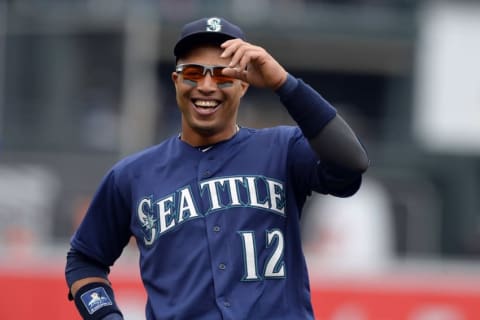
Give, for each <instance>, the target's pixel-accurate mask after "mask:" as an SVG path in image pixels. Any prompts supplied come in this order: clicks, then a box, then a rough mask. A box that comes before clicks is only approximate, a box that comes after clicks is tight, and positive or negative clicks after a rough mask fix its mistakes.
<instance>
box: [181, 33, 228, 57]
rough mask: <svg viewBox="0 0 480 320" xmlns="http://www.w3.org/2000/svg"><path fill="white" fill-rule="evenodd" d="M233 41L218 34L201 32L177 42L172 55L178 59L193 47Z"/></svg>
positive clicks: (225, 35) (224, 35)
mask: <svg viewBox="0 0 480 320" xmlns="http://www.w3.org/2000/svg"><path fill="white" fill-rule="evenodd" d="M230 39H234V37H232V36H230V35H228V34H225V33H219V32H201V33H195V34H192V35H189V36H186V37H184V38H182V39H181V40H180V41H178V42H177V44H176V45H175V48H174V49H173V54H174V55H175V56H176V57H177V58H178V57H180V56H182V55H184V54H185V53H186V52H188V51H189V50H191V49H192V48H193V47H198V46H199V45H202V44H214V45H218V46H219V45H220V44H222V43H223V42H225V41H227V40H230Z"/></svg>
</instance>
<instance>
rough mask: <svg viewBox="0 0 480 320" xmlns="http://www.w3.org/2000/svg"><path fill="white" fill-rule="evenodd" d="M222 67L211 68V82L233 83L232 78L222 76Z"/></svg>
mask: <svg viewBox="0 0 480 320" xmlns="http://www.w3.org/2000/svg"><path fill="white" fill-rule="evenodd" d="M223 69H224V67H215V68H213V75H212V77H213V80H214V81H215V82H217V83H225V82H233V80H234V79H233V78H231V77H227V76H225V75H223V74H222V70H223Z"/></svg>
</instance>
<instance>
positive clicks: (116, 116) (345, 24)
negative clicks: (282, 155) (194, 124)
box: [0, 0, 480, 320]
mask: <svg viewBox="0 0 480 320" xmlns="http://www.w3.org/2000/svg"><path fill="white" fill-rule="evenodd" d="M203 16H222V17H225V18H227V19H229V20H231V21H232V22H234V23H236V24H238V25H240V26H241V27H242V28H243V29H244V31H245V32H246V34H247V38H248V40H249V41H250V42H253V43H257V44H259V45H262V46H263V47H264V48H266V49H267V50H268V51H269V52H271V53H272V55H274V56H275V57H276V58H277V59H278V60H279V62H280V63H282V64H283V65H284V66H285V68H286V69H287V70H288V71H289V72H290V73H291V74H293V75H295V76H297V77H301V78H303V79H304V80H305V81H306V82H308V83H309V84H310V85H311V86H313V87H314V88H315V89H317V90H318V91H319V92H320V93H321V94H322V95H323V96H324V97H325V98H326V99H328V100H329V101H330V102H331V103H332V104H333V105H334V106H335V107H336V108H337V109H338V111H339V113H340V114H341V115H342V116H343V117H344V118H345V119H347V121H348V122H349V123H350V124H351V126H352V127H353V128H354V129H355V131H356V132H357V133H358V136H359V137H360V139H361V140H362V142H363V143H364V145H365V146H366V148H367V149H368V152H369V155H370V158H371V160H372V164H371V168H370V170H369V171H368V172H367V174H366V175H365V179H364V184H363V187H362V189H361V190H360V191H359V192H358V193H357V194H356V195H355V196H353V197H351V198H348V199H335V198H333V197H330V196H321V195H314V196H312V197H311V199H309V201H308V203H307V205H306V210H305V216H304V225H303V228H304V243H305V253H306V257H307V261H308V263H309V266H310V272H311V285H312V294H313V302H314V308H315V313H316V315H317V318H318V319H331V320H370V319H375V320H377V319H380V320H394V319H408V320H462V319H480V312H479V310H478V302H479V301H480V263H479V257H480V60H479V59H478V57H480V36H479V34H480V2H479V1H460V0H458V1H421V0H419V1H414V0H337V1H333V0H332V1H327V0H323V1H322V0H317V1H314V0H310V1H309V0H276V1H274V0H262V1H255V0H231V1H215V0H210V1H193V0H175V1H174V0H165V1H159V0H156V1H154V0H139V1H128V0H75V1H74V0H42V1H36V0H0V253H1V254H0V284H1V287H2V290H1V291H2V292H1V293H0V319H32V318H35V319H79V317H78V316H77V314H76V311H75V308H74V306H73V304H72V303H69V302H67V299H66V295H67V289H66V285H65V284H64V280H63V270H64V264H65V254H66V251H67V250H68V247H69V245H68V242H69V238H70V236H71V235H72V233H73V231H74V229H75V227H76V225H77V224H78V222H79V220H80V219H81V218H82V216H83V214H84V212H85V209H86V206H88V203H89V200H90V197H91V196H92V193H93V192H94V191H95V189H96V187H97V185H98V183H99V181H100V179H101V178H102V176H103V175H104V174H105V173H106V171H107V170H108V169H109V168H110V167H111V166H112V165H113V164H114V163H115V162H116V161H118V160H119V159H120V158H121V157H123V156H125V155H127V154H130V153H132V152H135V151H138V150H141V149H143V148H145V147H147V146H149V145H152V144H156V143H158V142H160V141H161V140H163V139H165V138H167V137H169V136H171V135H175V134H177V133H178V131H179V121H180V114H179V112H178V111H177V107H176V104H175V95H174V87H173V85H172V83H171V80H170V75H171V72H172V71H173V67H174V58H173V54H172V48H173V45H174V44H175V42H176V39H177V37H178V33H179V30H180V28H181V26H182V25H183V24H184V23H186V22H188V21H191V20H193V19H197V18H200V17H203ZM239 122H240V125H242V126H250V127H265V126H274V125H278V124H293V122H292V120H291V119H290V118H289V116H288V114H287V113H286V112H285V110H284V109H283V107H282V106H281V104H280V103H279V101H278V98H277V97H276V96H275V95H274V94H273V93H271V92H268V91H262V90H258V89H255V88H251V89H250V90H249V92H248V94H247V96H246V97H245V98H244V99H243V104H242V106H241V109H240V121H239ZM117 264H118V265H117V266H116V267H115V268H114V270H113V271H112V280H113V284H114V287H116V290H117V292H118V293H117V295H118V300H119V303H120V305H121V306H122V309H123V310H124V312H125V314H126V319H144V315H143V307H144V303H145V295H144V292H143V289H142V287H141V284H140V280H139V278H138V270H137V264H138V263H137V257H136V252H135V249H134V246H131V247H129V248H127V249H126V252H125V255H124V256H122V258H121V259H120V260H119V262H118V263H117Z"/></svg>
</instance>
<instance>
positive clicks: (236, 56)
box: [228, 45, 249, 67]
mask: <svg viewBox="0 0 480 320" xmlns="http://www.w3.org/2000/svg"><path fill="white" fill-rule="evenodd" d="M247 50H249V47H248V46H245V45H240V46H239V47H237V48H236V50H235V52H234V53H233V55H232V58H231V60H230V63H229V64H228V66H229V67H236V66H238V63H239V62H240V60H241V59H242V58H243V56H244V55H245V54H246V52H247Z"/></svg>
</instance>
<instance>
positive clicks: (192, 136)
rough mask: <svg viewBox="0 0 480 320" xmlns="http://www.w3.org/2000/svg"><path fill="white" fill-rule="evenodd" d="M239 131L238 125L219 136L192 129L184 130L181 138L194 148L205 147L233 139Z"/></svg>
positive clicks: (218, 134)
mask: <svg viewBox="0 0 480 320" xmlns="http://www.w3.org/2000/svg"><path fill="white" fill-rule="evenodd" d="M239 130H240V127H239V126H238V125H237V124H235V125H234V126H233V127H232V128H231V130H228V131H227V130H225V131H223V132H220V133H217V134H215V133H214V134H211V133H210V132H199V131H198V130H192V129H190V130H183V131H182V132H181V133H180V135H179V138H180V140H182V141H185V142H186V143H188V144H189V145H191V146H192V147H205V146H211V145H214V144H217V143H219V142H222V141H225V140H228V139H231V138H232V137H233V136H234V135H235V134H236V133H237V132H238V131H239Z"/></svg>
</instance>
